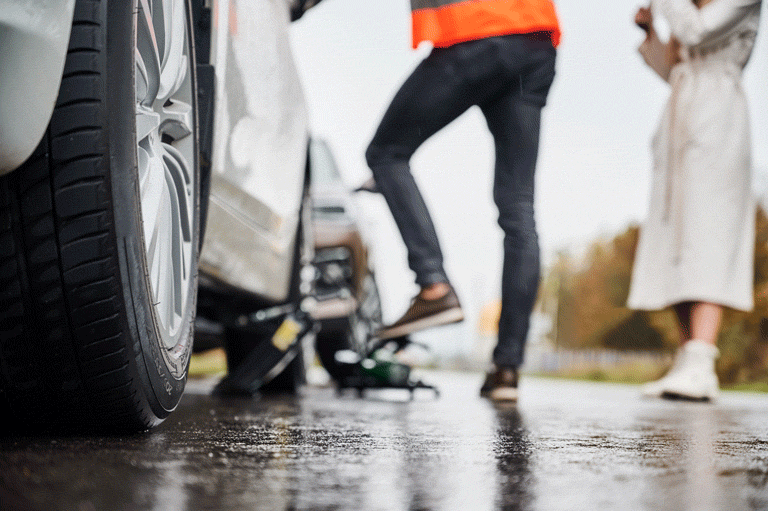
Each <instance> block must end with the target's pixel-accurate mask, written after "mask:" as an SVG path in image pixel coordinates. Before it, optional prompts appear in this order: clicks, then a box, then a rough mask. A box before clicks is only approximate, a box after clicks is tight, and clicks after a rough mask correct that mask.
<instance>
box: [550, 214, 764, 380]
mask: <svg viewBox="0 0 768 511" xmlns="http://www.w3.org/2000/svg"><path fill="white" fill-rule="evenodd" d="M638 234H639V228H638V226H637V225H632V226H630V227H629V228H628V229H627V230H626V231H624V232H623V233H621V234H619V235H617V236H616V237H614V238H613V239H598V240H596V241H594V242H593V243H592V244H591V246H590V247H589V249H588V251H587V253H586V255H585V256H584V257H581V258H577V257H575V256H574V255H572V254H570V253H568V252H566V251H563V252H560V253H559V254H558V255H557V257H556V260H555V262H554V264H552V265H551V267H550V268H549V270H548V272H547V274H546V275H545V277H544V279H543V282H542V286H541V290H540V301H539V306H540V308H541V309H542V312H544V313H547V314H549V315H550V316H551V317H553V318H555V322H554V328H553V332H552V341H553V342H554V343H555V345H556V346H558V347H562V348H568V349H594V348H607V349H618V350H664V351H670V352H671V351H674V350H675V349H676V348H677V346H678V344H679V341H680V339H679V331H678V326H677V322H676V319H675V316H674V313H673V312H672V311H671V310H664V311H652V312H646V311H633V310H630V309H628V308H627V307H626V306H625V304H626V300H627V296H628V295H629V285H630V281H631V276H632V264H633V261H634V256H635V249H636V248H637V241H638ZM754 282H755V285H754V293H755V308H754V310H753V311H751V312H742V311H735V310H730V309H726V313H725V315H724V318H723V327H722V329H721V333H720V337H719V339H718V347H719V348H720V352H721V355H720V359H719V360H718V367H717V370H718V374H719V376H720V381H721V382H722V383H723V384H740V383H746V382H754V381H768V368H767V367H766V362H768V218H766V215H765V213H764V212H763V210H762V209H758V211H757V229H756V244H755V280H754Z"/></svg>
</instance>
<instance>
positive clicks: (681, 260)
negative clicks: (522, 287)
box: [628, 0, 761, 400]
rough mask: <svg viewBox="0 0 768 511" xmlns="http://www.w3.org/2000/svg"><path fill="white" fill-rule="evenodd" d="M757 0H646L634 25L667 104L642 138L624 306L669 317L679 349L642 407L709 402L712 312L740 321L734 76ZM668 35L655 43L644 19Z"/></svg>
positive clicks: (745, 183) (740, 164)
mask: <svg viewBox="0 0 768 511" xmlns="http://www.w3.org/2000/svg"><path fill="white" fill-rule="evenodd" d="M760 4H761V0H652V2H651V6H650V7H649V8H641V9H640V10H639V11H638V13H637V15H636V17H635V22H636V23H637V24H638V25H639V26H640V27H641V28H642V29H643V30H645V31H646V34H647V37H646V39H645V41H643V43H642V45H641V46H640V53H641V54H642V56H643V58H644V59H645V61H646V63H647V64H648V65H649V66H650V67H651V68H652V69H653V70H654V71H656V73H658V75H659V76H660V77H661V78H662V79H664V80H665V81H667V82H668V83H669V85H670V88H671V95H670V98H669V102H668V104H667V107H666V109H665V110H664V113H663V115H662V119H661V123H660V126H659V128H658V131H657V132H656V134H655V136H654V137H653V142H652V147H653V165H654V170H653V181H652V182H653V184H652V191H651V203H650V209H649V214H648V218H647V220H646V222H645V223H644V224H643V226H642V229H641V231H640V239H639V244H638V248H637V254H636V258H635V264H634V268H633V273H632V285H631V289H630V294H629V299H628V306H629V307H630V308H633V309H642V310H658V309H664V308H667V307H670V306H671V307H673V308H674V311H675V313H676V315H677V318H678V320H679V324H680V331H681V339H682V341H683V342H682V345H681V347H680V349H679V350H678V352H677V354H676V356H675V359H674V363H673V365H672V368H671V369H670V371H669V372H668V373H667V375H666V376H664V377H663V378H662V379H661V380H659V381H656V382H652V383H649V384H646V385H645V387H644V388H643V394H644V395H646V396H649V397H650V396H652V397H669V398H684V399H693V400H711V399H714V398H716V397H717V395H718V387H719V384H718V380H717V376H716V374H715V360H716V358H717V356H718V350H717V347H716V345H715V343H716V340H717V335H718V332H719V330H720V322H721V317H722V312H723V308H724V307H731V308H734V309H740V310H751V309H752V307H753V298H752V280H753V257H754V239H755V206H756V204H755V201H754V199H753V196H752V192H751V157H750V153H751V148H750V145H751V141H750V132H749V118H748V112H747V102H746V98H745V95H744V92H743V89H742V84H741V75H742V70H743V69H744V67H745V65H746V64H747V61H748V60H749V57H750V54H751V52H752V47H753V46H754V42H755V37H756V35H757V28H758V21H759V16H760ZM659 14H660V15H662V16H664V17H665V18H666V20H667V22H668V24H669V26H670V31H671V36H670V39H669V41H667V42H662V41H661V40H660V39H659V36H658V35H657V33H656V30H655V29H654V25H653V16H654V15H659Z"/></svg>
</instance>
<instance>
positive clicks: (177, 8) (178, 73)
mask: <svg viewBox="0 0 768 511" xmlns="http://www.w3.org/2000/svg"><path fill="white" fill-rule="evenodd" d="M163 10H164V11H165V15H164V21H165V24H164V29H165V53H164V55H163V61H162V63H163V65H162V73H161V75H160V93H159V96H160V97H163V98H165V97H170V96H171V95H173V94H175V93H176V92H177V91H178V90H179V87H181V85H182V83H183V82H184V79H185V78H186V75H187V68H188V67H189V66H188V62H187V59H188V57H187V55H185V54H184V43H185V39H186V37H187V33H186V29H185V25H184V17H183V16H178V15H174V14H175V13H176V12H183V10H184V5H183V2H179V1H178V0H171V1H169V2H164V3H163Z"/></svg>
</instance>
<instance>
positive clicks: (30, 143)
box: [0, 0, 75, 175]
mask: <svg viewBox="0 0 768 511" xmlns="http://www.w3.org/2000/svg"><path fill="white" fill-rule="evenodd" d="M74 8H75V0H0V91H2V97H3V99H2V101H0V175H3V174H6V173H8V172H10V171H12V170H14V169H16V168H17V167H18V166H19V165H21V164H22V163H24V161H25V160H26V159H27V158H28V157H29V156H30V155H31V154H32V151H34V150H35V147H37V144H38V143H39V142H40V139H41V138H42V137H43V134H44V133H45V129H46V128H47V127H48V122H49V121H50V118H51V113H52V112H53V107H54V104H55V102H56V96H57V95H58V93H59V84H60V78H58V77H61V73H62V71H63V69H64V59H65V58H66V55H67V47H68V43H69V33H70V30H71V27H72V16H73V12H74ZM20 119H23V120H24V122H19V120H20Z"/></svg>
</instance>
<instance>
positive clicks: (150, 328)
mask: <svg viewBox="0 0 768 511" xmlns="http://www.w3.org/2000/svg"><path fill="white" fill-rule="evenodd" d="M137 3H138V1H137V0H133V1H130V2H127V1H124V0H112V1H109V2H108V4H107V11H106V17H107V20H106V21H107V31H106V33H107V64H106V66H107V67H106V71H107V72H106V76H107V87H106V90H107V110H108V115H109V117H108V119H109V121H108V122H109V125H108V139H109V166H110V174H111V175H110V181H111V186H112V195H113V204H114V224H115V232H116V238H117V242H118V247H117V250H118V254H119V255H118V259H119V264H120V276H121V282H122V283H123V289H122V294H123V299H124V302H125V312H126V318H125V319H126V321H127V326H128V329H127V330H128V332H129V333H130V337H129V338H130V339H131V340H132V342H131V344H132V346H130V348H132V350H133V361H135V367H132V369H133V370H135V372H136V375H135V376H136V377H138V378H139V379H140V380H141V381H142V383H143V385H142V387H143V388H144V389H146V393H145V394H146V395H145V398H146V400H147V402H148V404H149V406H150V407H151V408H152V410H153V412H154V413H155V415H157V417H158V418H160V419H163V418H165V417H166V416H167V415H168V414H169V413H170V412H171V411H172V410H173V409H174V408H175V407H176V405H177V404H178V402H179V400H180V399H181V396H182V394H183V391H184V386H185V383H186V377H187V369H188V367H189V358H190V355H191V353H192V339H193V329H194V317H195V309H196V303H195V302H196V298H195V297H196V294H197V264H196V263H197V260H198V249H199V225H200V214H199V213H200V204H199V200H200V193H199V190H200V182H199V180H200V173H199V168H198V161H197V147H198V131H197V124H198V123H197V104H196V91H195V90H194V89H195V84H196V80H195V76H194V71H195V66H194V50H193V48H194V45H193V43H192V33H191V26H190V20H189V18H190V16H189V12H190V11H189V4H188V3H187V6H186V7H187V13H188V15H187V28H188V30H187V38H188V41H189V44H190V50H191V55H190V60H191V62H192V63H193V65H192V66H191V72H192V77H191V78H192V87H193V94H192V99H193V110H194V115H195V118H194V119H195V122H194V132H193V134H192V135H191V136H193V137H195V148H196V149H195V156H194V158H195V161H194V162H193V168H194V170H195V172H194V179H195V187H196V188H195V189H196V192H197V193H196V194H195V215H194V228H193V240H192V251H193V256H192V257H193V261H194V262H195V264H194V265H193V275H192V277H191V278H190V279H189V286H190V289H189V295H188V296H189V303H188V305H187V309H186V310H185V314H184V324H185V325H187V327H186V328H185V329H184V330H183V331H182V332H181V335H180V338H179V340H178V342H177V343H176V345H175V347H174V348H173V349H170V350H168V349H166V348H165V346H163V344H162V341H161V339H162V338H161V335H160V331H159V329H158V323H159V321H158V319H157V317H156V312H155V309H154V307H153V305H152V293H151V287H150V281H149V277H148V274H149V271H148V263H147V257H146V250H145V242H144V234H143V227H142V219H141V218H142V217H141V195H140V189H139V179H138V161H137V160H138V159H137V152H136V151H137V140H136V129H135V127H136V113H135V85H134V84H135V79H136V77H135V69H136V67H135V56H134V48H135V47H136V41H135V37H136V35H135V34H136V30H135V17H136V16H137V14H136V12H137V10H138V6H137Z"/></svg>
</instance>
